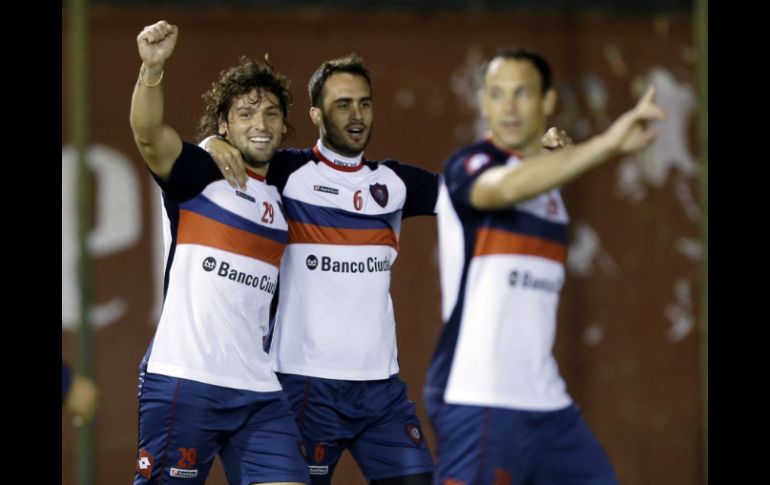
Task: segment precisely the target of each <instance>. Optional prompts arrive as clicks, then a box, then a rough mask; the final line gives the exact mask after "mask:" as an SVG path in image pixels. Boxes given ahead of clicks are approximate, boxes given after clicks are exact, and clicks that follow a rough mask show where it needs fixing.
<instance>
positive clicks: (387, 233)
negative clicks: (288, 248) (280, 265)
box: [289, 220, 398, 251]
mask: <svg viewBox="0 0 770 485" xmlns="http://www.w3.org/2000/svg"><path fill="white" fill-rule="evenodd" d="M293 243H294V244H296V243H300V244H302V243H308V244H350V245H358V244H360V245H378V246H390V247H392V248H393V249H395V250H396V251H398V239H397V238H396V233H395V232H393V231H391V230H389V229H344V228H340V227H329V226H317V225H315V224H305V223H302V222H294V221H291V220H290V221H289V244H293Z"/></svg>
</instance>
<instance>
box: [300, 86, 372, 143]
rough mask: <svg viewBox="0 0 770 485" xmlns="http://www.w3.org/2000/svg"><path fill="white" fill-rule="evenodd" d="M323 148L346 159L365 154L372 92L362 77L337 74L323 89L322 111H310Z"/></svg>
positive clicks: (311, 109) (370, 134)
mask: <svg viewBox="0 0 770 485" xmlns="http://www.w3.org/2000/svg"><path fill="white" fill-rule="evenodd" d="M310 118H311V119H312V120H313V123H314V124H315V125H316V126H317V127H318V128H319V129H320V132H321V140H322V142H323V144H324V145H325V146H326V147H328V148H330V149H332V150H334V151H335V152H337V153H339V154H340V155H343V156H346V157H355V156H357V155H359V154H360V153H361V152H363V151H364V149H365V148H366V146H367V145H368V144H369V138H371V136H372V124H373V122H374V111H373V109H372V91H371V88H370V86H369V83H368V82H367V80H366V78H364V77H363V76H359V75H355V74H350V73H347V72H339V73H335V74H332V75H331V76H330V77H329V79H327V80H326V83H325V84H324V86H323V99H322V101H321V107H320V108H318V107H313V108H310Z"/></svg>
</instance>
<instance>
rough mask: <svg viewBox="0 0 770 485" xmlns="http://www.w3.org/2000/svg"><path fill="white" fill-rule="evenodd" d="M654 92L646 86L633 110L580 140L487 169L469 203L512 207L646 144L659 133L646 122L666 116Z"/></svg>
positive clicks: (473, 191)
mask: <svg viewBox="0 0 770 485" xmlns="http://www.w3.org/2000/svg"><path fill="white" fill-rule="evenodd" d="M654 96H655V89H654V88H653V87H650V88H648V89H647V91H646V92H645V93H644V95H643V96H642V98H641V99H640V100H639V102H638V103H637V104H636V106H635V107H634V108H633V109H631V110H630V111H627V112H626V113H624V114H623V115H621V116H620V117H619V118H618V119H617V120H615V122H614V123H613V124H612V125H611V126H610V127H609V128H608V129H607V131H605V132H604V133H601V134H599V135H597V136H594V137H593V138H591V139H589V140H588V141H586V142H584V143H580V144H577V145H572V146H567V147H564V148H562V149H560V150H556V151H552V152H542V153H540V154H538V155H534V156H532V157H528V158H527V159H526V161H525V162H524V163H521V164H518V165H516V166H500V167H493V168H490V169H489V170H487V171H486V172H484V173H483V174H482V175H481V176H479V178H478V179H477V180H476V181H475V182H474V184H473V187H472V188H471V205H473V207H475V208H476V209H479V210H492V209H502V208H506V207H510V206H511V205H513V204H515V203H517V202H520V201H522V200H526V199H529V198H531V197H534V196H535V195H537V194H540V193H542V192H545V191H547V190H551V189H552V188H554V187H559V186H562V185H564V184H566V183H568V182H570V181H571V180H573V179H575V178H576V177H578V176H579V175H581V174H582V173H584V172H586V171H588V170H590V169H592V168H594V167H596V166H597V165H599V164H601V163H603V162H605V161H607V160H609V159H611V158H612V157H614V156H616V155H621V154H626V153H632V152H634V151H637V150H640V149H641V148H644V147H645V146H647V145H649V144H650V143H651V142H652V141H653V140H654V139H655V136H656V135H657V133H655V132H654V131H651V130H648V129H647V126H646V125H647V122H648V121H651V120H655V119H661V118H663V117H665V112H664V111H663V109H662V108H661V107H660V106H658V105H657V104H655V103H654V102H653V98H654ZM544 144H545V143H544Z"/></svg>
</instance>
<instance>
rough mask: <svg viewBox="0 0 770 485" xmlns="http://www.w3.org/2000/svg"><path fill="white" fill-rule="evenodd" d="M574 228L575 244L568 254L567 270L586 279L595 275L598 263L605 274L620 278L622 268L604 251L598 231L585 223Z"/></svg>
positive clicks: (570, 247)
mask: <svg viewBox="0 0 770 485" xmlns="http://www.w3.org/2000/svg"><path fill="white" fill-rule="evenodd" d="M574 227H575V229H574V236H573V242H572V244H570V246H569V249H568V252H567V268H568V269H569V270H570V271H571V272H572V273H574V274H575V275H576V276H578V277H582V278H586V277H588V276H591V275H592V274H593V268H594V263H596V265H597V266H598V267H599V268H600V269H601V270H602V272H603V273H605V274H607V275H609V276H612V277H617V276H619V275H620V268H619V267H618V265H617V263H615V260H614V259H613V258H612V256H610V255H609V253H607V252H606V251H604V250H603V249H602V247H601V242H600V241H599V235H598V234H597V233H596V231H594V230H593V228H591V227H590V226H589V225H588V224H586V223H584V222H578V223H575V225H574Z"/></svg>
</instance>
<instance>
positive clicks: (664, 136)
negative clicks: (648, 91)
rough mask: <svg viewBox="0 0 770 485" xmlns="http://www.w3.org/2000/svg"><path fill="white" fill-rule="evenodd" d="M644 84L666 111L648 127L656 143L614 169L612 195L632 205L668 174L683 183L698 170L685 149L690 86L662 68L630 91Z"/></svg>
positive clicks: (691, 99)
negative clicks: (655, 133) (655, 134)
mask: <svg viewBox="0 0 770 485" xmlns="http://www.w3.org/2000/svg"><path fill="white" fill-rule="evenodd" d="M648 83H650V84H653V85H654V86H655V89H656V95H655V99H656V101H657V102H658V104H660V105H661V106H662V107H663V109H665V110H666V113H667V118H666V119H664V120H662V121H656V122H653V123H651V124H650V127H651V129H654V130H657V131H658V132H659V136H658V139H657V140H655V142H654V143H653V144H652V145H651V146H650V147H648V148H647V149H645V150H643V151H641V152H639V153H637V154H634V155H631V156H628V157H626V158H625V159H624V160H623V161H622V162H621V163H620V165H619V167H618V182H617V186H616V191H617V193H619V195H620V196H621V197H624V198H626V199H629V200H631V201H632V202H636V203H638V202H640V201H641V200H642V199H643V198H644V197H645V196H646V195H647V187H654V188H659V187H662V186H663V185H664V184H665V183H666V181H667V180H668V177H669V174H670V172H671V171H672V170H675V171H677V173H678V174H679V175H681V176H682V177H683V178H684V179H685V180H687V179H691V178H694V177H695V176H696V175H697V168H698V166H697V164H696V162H695V159H694V158H693V156H692V154H691V153H690V151H689V149H688V146H687V145H688V139H687V129H688V124H689V120H690V115H691V113H692V111H693V109H694V108H695V101H696V98H695V90H694V89H693V87H692V86H691V85H690V84H687V83H679V82H677V80H676V79H675V78H674V76H673V75H672V74H671V72H669V71H668V70H667V69H665V68H662V67H655V68H653V69H652V70H651V71H650V73H649V75H648V76H647V77H646V79H644V78H636V79H634V80H633V81H632V87H633V90H634V91H636V92H638V91H639V90H640V89H642V88H643V87H644V86H645V85H646V84H648ZM685 183H686V182H685ZM682 201H683V199H681V198H680V203H683V202H682ZM683 210H685V212H687V211H690V212H688V215H689V214H691V213H692V207H689V206H683Z"/></svg>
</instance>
